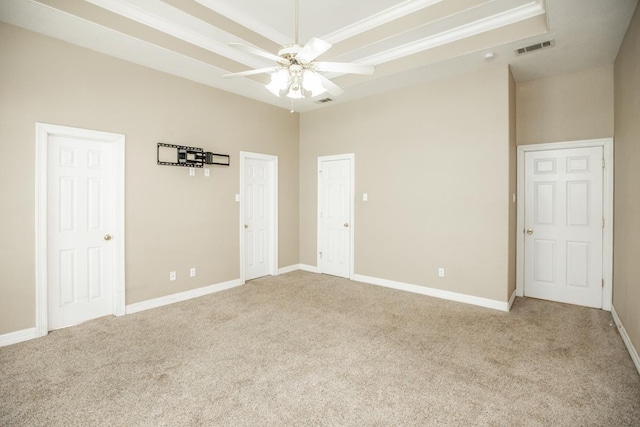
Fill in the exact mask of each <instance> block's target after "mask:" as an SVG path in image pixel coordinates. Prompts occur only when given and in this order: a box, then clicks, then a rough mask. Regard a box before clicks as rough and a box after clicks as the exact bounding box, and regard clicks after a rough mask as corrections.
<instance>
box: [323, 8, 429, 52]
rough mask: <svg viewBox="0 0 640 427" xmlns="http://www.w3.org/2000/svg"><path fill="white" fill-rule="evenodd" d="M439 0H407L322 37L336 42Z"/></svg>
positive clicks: (330, 41) (332, 42)
mask: <svg viewBox="0 0 640 427" xmlns="http://www.w3.org/2000/svg"><path fill="white" fill-rule="evenodd" d="M441 1H442V0H408V1H405V2H404V3H400V4H399V5H397V6H393V7H390V8H389V9H386V10H383V11H382V12H379V13H376V14H374V15H371V16H370V17H368V18H365V19H363V20H361V21H358V22H355V23H353V24H351V25H348V26H346V27H344V28H341V29H339V30H338V31H334V32H333V33H330V34H327V35H325V36H323V37H322V39H323V40H326V41H328V42H329V43H331V44H336V43H338V42H341V41H343V40H347V39H349V38H351V37H354V36H357V35H358V34H361V33H364V32H365V31H369V30H371V29H373V28H376V27H379V26H381V25H383V24H386V23H388V22H391V21H393V20H396V19H398V18H402V17H403V16H407V15H411V14H412V13H414V12H417V11H418V10H420V9H424V8H425V7H429V6H432V5H434V4H436V3H440V2H441Z"/></svg>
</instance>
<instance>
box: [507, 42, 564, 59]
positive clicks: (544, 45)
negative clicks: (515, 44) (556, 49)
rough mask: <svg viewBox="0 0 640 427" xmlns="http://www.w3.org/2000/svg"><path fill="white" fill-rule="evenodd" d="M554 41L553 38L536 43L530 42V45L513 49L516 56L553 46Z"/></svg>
mask: <svg viewBox="0 0 640 427" xmlns="http://www.w3.org/2000/svg"><path fill="white" fill-rule="evenodd" d="M554 45H555V42H554V41H553V40H547V41H546V42H540V43H536V44H532V45H530V46H525V47H521V48H519V49H516V50H515V53H516V56H520V55H524V54H525V53H531V52H535V51H536V50H540V49H546V48H548V47H553V46H554Z"/></svg>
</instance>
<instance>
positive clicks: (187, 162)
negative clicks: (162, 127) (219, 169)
mask: <svg viewBox="0 0 640 427" xmlns="http://www.w3.org/2000/svg"><path fill="white" fill-rule="evenodd" d="M158 164H159V165H165V166H185V167H189V168H201V167H204V165H220V166H229V165H230V164H231V157H230V156H229V155H228V154H217V153H211V152H209V151H204V150H203V149H202V148H197V147H187V146H185V145H173V144H163V143H162V142H158Z"/></svg>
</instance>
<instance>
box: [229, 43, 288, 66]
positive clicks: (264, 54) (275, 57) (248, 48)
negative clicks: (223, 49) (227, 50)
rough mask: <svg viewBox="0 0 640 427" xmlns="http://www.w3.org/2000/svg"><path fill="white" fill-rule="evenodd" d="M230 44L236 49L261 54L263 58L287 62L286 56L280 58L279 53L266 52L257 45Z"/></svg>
mask: <svg viewBox="0 0 640 427" xmlns="http://www.w3.org/2000/svg"><path fill="white" fill-rule="evenodd" d="M229 46H231V47H235V48H236V49H239V50H244V51H245V52H247V53H250V54H252V55H256V56H261V57H263V58H267V59H270V60H272V61H276V62H285V63H286V62H287V61H286V60H285V59H284V58H280V57H279V56H278V55H274V54H273V53H269V52H265V51H264V50H261V49H256V48H255V47H251V46H245V45H243V44H240V43H229Z"/></svg>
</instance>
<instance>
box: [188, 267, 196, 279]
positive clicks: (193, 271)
mask: <svg viewBox="0 0 640 427" xmlns="http://www.w3.org/2000/svg"><path fill="white" fill-rule="evenodd" d="M189 276H191V277H196V268H195V267H191V268H190V269H189Z"/></svg>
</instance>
